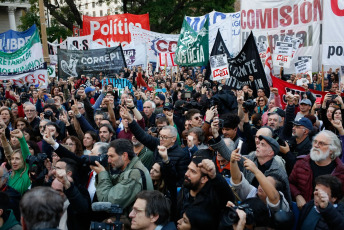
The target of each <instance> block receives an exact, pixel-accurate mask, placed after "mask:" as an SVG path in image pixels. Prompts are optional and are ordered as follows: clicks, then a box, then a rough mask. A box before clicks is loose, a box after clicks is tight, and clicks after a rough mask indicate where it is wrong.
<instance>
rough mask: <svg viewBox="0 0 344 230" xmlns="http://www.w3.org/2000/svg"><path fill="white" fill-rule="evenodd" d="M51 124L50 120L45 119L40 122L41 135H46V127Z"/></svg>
mask: <svg viewBox="0 0 344 230" xmlns="http://www.w3.org/2000/svg"><path fill="white" fill-rule="evenodd" d="M49 122H50V120H48V119H44V120H41V121H40V122H39V133H40V134H41V135H42V136H43V135H44V131H45V128H46V125H47V124H48V123H49Z"/></svg>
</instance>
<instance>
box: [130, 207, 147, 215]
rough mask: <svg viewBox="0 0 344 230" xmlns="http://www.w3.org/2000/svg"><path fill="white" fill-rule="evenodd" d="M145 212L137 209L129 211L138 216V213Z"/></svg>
mask: <svg viewBox="0 0 344 230" xmlns="http://www.w3.org/2000/svg"><path fill="white" fill-rule="evenodd" d="M144 211H145V210H144V209H137V208H133V210H132V211H131V212H132V213H133V214H135V215H136V214H138V213H140V212H144Z"/></svg>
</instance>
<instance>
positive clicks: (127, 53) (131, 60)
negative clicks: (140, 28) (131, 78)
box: [122, 43, 147, 67]
mask: <svg viewBox="0 0 344 230" xmlns="http://www.w3.org/2000/svg"><path fill="white" fill-rule="evenodd" d="M122 49H123V53H124V57H125V62H126V63H127V66H139V65H140V66H143V67H145V66H146V64H147V61H146V60H147V53H146V46H145V45H144V44H137V45H136V44H135V45H134V44H133V43H130V44H129V45H126V46H125V47H123V48H122Z"/></svg>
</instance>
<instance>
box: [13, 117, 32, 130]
mask: <svg viewBox="0 0 344 230" xmlns="http://www.w3.org/2000/svg"><path fill="white" fill-rule="evenodd" d="M29 127H30V125H29V122H28V121H27V120H25V119H24V118H23V117H18V118H17V119H16V121H15V122H14V128H16V129H20V130H23V129H25V128H29Z"/></svg>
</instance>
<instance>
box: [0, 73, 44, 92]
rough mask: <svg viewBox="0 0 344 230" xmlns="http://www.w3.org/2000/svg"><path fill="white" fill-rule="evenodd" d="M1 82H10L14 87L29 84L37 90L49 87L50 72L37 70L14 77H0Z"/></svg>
mask: <svg viewBox="0 0 344 230" xmlns="http://www.w3.org/2000/svg"><path fill="white" fill-rule="evenodd" d="M0 80H10V81H11V82H12V83H13V84H14V85H17V86H19V87H21V86H23V85H25V84H29V85H34V86H35V87H37V88H47V87H48V71H47V69H37V70H35V71H32V72H28V73H23V74H18V75H14V76H7V77H5V76H0Z"/></svg>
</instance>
